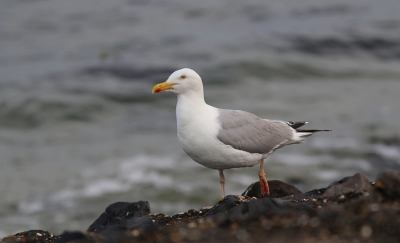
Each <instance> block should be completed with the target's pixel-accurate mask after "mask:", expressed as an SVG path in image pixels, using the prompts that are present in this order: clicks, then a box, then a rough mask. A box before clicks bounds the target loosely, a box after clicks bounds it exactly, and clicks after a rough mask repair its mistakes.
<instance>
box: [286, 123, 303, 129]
mask: <svg viewBox="0 0 400 243" xmlns="http://www.w3.org/2000/svg"><path fill="white" fill-rule="evenodd" d="M307 123H308V122H307V121H300V122H294V121H287V122H286V124H288V126H290V127H292V128H293V129H297V128H299V127H302V126H304V125H306V124H307Z"/></svg>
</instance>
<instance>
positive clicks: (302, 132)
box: [286, 121, 332, 138]
mask: <svg viewBox="0 0 400 243" xmlns="http://www.w3.org/2000/svg"><path fill="white" fill-rule="evenodd" d="M307 123H308V122H306V121H301V122H293V121H288V122H286V124H288V125H289V126H290V127H292V128H293V129H295V130H296V132H297V135H298V136H299V137H300V138H305V137H308V136H311V135H313V134H314V133H316V132H331V131H332V130H322V129H298V128H299V127H302V126H304V125H306V124H307Z"/></svg>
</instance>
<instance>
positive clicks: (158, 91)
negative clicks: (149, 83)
mask: <svg viewBox="0 0 400 243" xmlns="http://www.w3.org/2000/svg"><path fill="white" fill-rule="evenodd" d="M161 91H162V89H160V88H158V89H156V90H154V93H160V92H161Z"/></svg>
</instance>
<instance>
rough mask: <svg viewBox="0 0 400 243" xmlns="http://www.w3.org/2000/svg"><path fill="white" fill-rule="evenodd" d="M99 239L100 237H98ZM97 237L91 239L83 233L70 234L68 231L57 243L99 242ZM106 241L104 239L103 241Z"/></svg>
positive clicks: (74, 232)
mask: <svg viewBox="0 0 400 243" xmlns="http://www.w3.org/2000/svg"><path fill="white" fill-rule="evenodd" d="M96 238H98V237H96ZM96 238H95V237H91V236H89V235H87V234H84V233H83V232H79V231H73V232H69V231H66V232H64V233H62V234H61V235H60V238H59V239H58V241H57V243H67V242H93V243H94V242H98V240H96ZM102 241H104V239H102Z"/></svg>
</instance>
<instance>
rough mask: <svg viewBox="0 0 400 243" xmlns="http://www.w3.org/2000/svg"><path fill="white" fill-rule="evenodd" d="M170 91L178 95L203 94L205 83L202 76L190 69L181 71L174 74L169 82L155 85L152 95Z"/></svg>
mask: <svg viewBox="0 0 400 243" xmlns="http://www.w3.org/2000/svg"><path fill="white" fill-rule="evenodd" d="M161 91H170V92H173V93H176V94H178V95H179V94H185V93H190V92H196V93H199V92H201V93H202V92H203V82H202V81H201V78H200V76H199V75H198V74H197V73H196V72H195V71H193V70H192V69H189V68H183V69H179V70H177V71H175V72H173V73H172V74H171V75H170V76H169V78H168V79H167V81H165V82H163V83H159V84H156V85H154V87H153V91H152V93H153V94H154V93H159V92H161Z"/></svg>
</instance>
